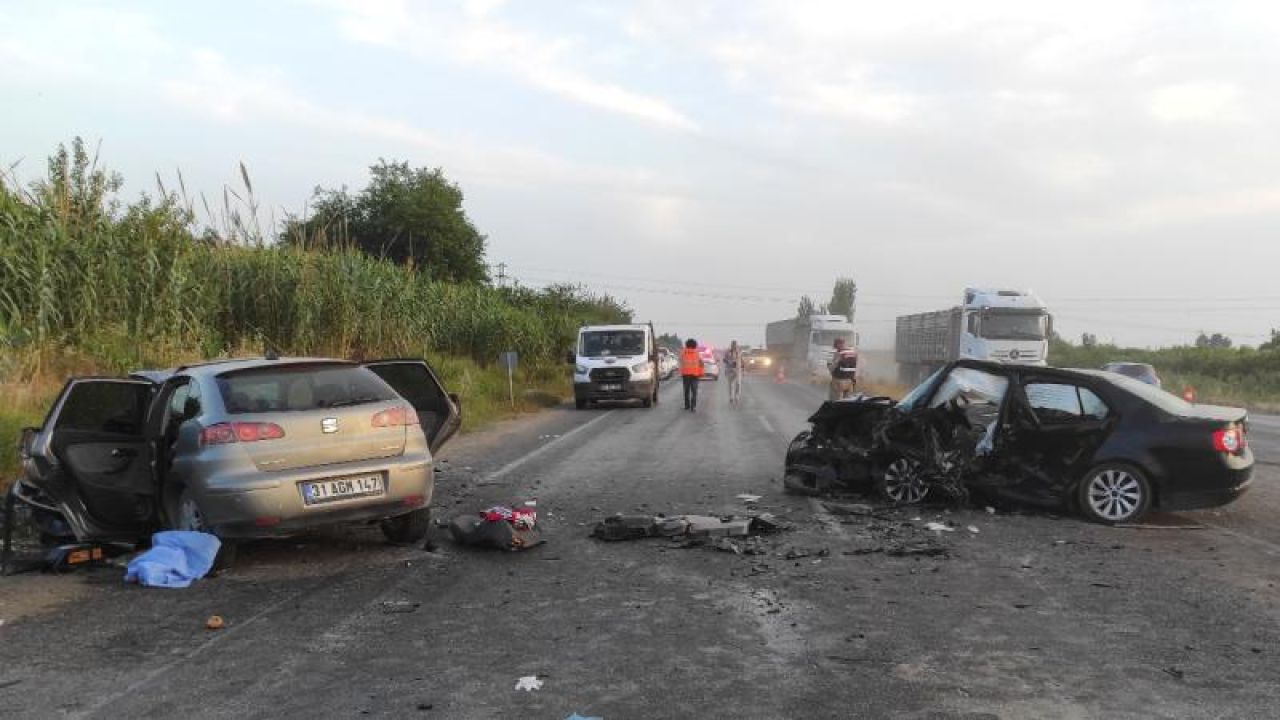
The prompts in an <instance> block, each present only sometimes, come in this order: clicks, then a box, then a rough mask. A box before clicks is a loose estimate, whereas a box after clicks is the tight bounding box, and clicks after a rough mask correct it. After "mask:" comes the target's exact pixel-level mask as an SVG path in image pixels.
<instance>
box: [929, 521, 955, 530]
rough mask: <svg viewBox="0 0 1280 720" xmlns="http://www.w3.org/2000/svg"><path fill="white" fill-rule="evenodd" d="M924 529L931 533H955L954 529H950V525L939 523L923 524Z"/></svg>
mask: <svg viewBox="0 0 1280 720" xmlns="http://www.w3.org/2000/svg"><path fill="white" fill-rule="evenodd" d="M924 529H925V530H930V531H932V532H955V531H956V529H955V528H953V527H951V526H950V525H947V524H944V523H940V522H930V523H925V526H924Z"/></svg>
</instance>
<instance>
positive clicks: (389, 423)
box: [371, 406, 418, 428]
mask: <svg viewBox="0 0 1280 720" xmlns="http://www.w3.org/2000/svg"><path fill="white" fill-rule="evenodd" d="M371 422H372V423H373V426H374V427H376V428H384V427H397V426H400V425H417V424H418V412H417V411H416V410H414V409H413V408H411V407H403V406H402V407H393V408H390V409H387V410H383V411H382V412H380V413H377V414H375V415H374V416H373V420H372V421H371Z"/></svg>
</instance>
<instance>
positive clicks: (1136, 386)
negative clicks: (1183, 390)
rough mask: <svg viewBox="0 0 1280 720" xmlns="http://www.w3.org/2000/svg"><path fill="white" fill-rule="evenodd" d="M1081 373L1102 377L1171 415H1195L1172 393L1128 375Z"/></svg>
mask: <svg viewBox="0 0 1280 720" xmlns="http://www.w3.org/2000/svg"><path fill="white" fill-rule="evenodd" d="M1079 372H1083V373H1087V374H1089V375H1093V376H1094V377H1102V378H1104V379H1105V380H1106V381H1107V382H1109V383H1111V384H1112V385H1115V386H1116V387H1118V388H1121V389H1123V390H1127V391H1128V392H1129V393H1130V394H1132V395H1137V396H1138V397H1140V398H1142V399H1143V400H1146V401H1147V402H1148V403H1150V404H1152V405H1155V406H1156V407H1158V408H1160V409H1161V410H1163V411H1165V412H1167V413H1169V414H1170V415H1181V416H1188V415H1192V414H1193V413H1194V410H1193V409H1192V407H1191V403H1189V402H1187V401H1186V400H1183V399H1182V398H1180V397H1178V396H1177V395H1174V394H1173V393H1171V392H1166V391H1164V390H1161V389H1160V388H1158V387H1156V386H1155V385H1149V384H1147V383H1144V382H1142V381H1141V380H1134V379H1133V378H1131V377H1129V376H1127V375H1121V374H1119V373H1108V372H1106V371H1103V372H1095V371H1093V370H1080V371H1079Z"/></svg>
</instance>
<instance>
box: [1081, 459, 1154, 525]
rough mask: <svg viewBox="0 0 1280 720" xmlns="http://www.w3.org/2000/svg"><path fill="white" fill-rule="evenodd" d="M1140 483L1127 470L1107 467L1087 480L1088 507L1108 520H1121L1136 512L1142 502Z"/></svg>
mask: <svg viewBox="0 0 1280 720" xmlns="http://www.w3.org/2000/svg"><path fill="white" fill-rule="evenodd" d="M1142 494H1143V489H1142V484H1141V483H1139V482H1138V479H1137V478H1136V477H1134V476H1133V474H1131V473H1129V472H1128V471H1125V470H1121V469H1118V468H1108V469H1106V470H1103V471H1102V472H1100V473H1098V474H1096V475H1094V476H1093V478H1091V479H1090V480H1089V488H1088V491H1087V493H1086V501H1087V502H1088V503H1089V509H1090V510H1092V511H1093V512H1094V514H1096V515H1097V516H1098V517H1100V518H1102V519H1103V520H1107V521H1109V522H1123V521H1125V520H1128V519H1130V518H1132V517H1133V516H1134V515H1136V514H1137V513H1138V510H1139V509H1140V508H1141V507H1142V503H1143V499H1144V498H1143V497H1142Z"/></svg>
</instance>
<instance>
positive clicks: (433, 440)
mask: <svg viewBox="0 0 1280 720" xmlns="http://www.w3.org/2000/svg"><path fill="white" fill-rule="evenodd" d="M364 366H365V367H367V368H369V369H370V370H372V371H373V372H374V373H375V374H376V375H377V376H378V377H380V378H382V379H383V380H384V381H385V382H386V383H387V384H388V385H390V386H391V387H392V389H394V390H395V391H396V392H398V393H400V396H401V397H403V398H404V399H405V400H408V401H409V404H410V405H412V406H413V409H414V410H416V411H417V412H418V421H419V422H420V423H422V432H423V433H424V434H425V435H426V436H427V446H428V447H429V448H431V454H432V455H434V454H436V452H437V451H438V450H439V449H440V448H441V447H442V446H443V445H444V444H445V443H446V442H448V440H449V438H451V437H453V434H454V433H456V432H457V431H458V427H459V426H460V425H462V412H461V410H460V409H459V408H458V397H457V396H456V395H452V394H450V393H448V392H446V391H445V389H444V385H442V384H441V383H440V378H439V377H437V376H436V373H435V371H434V370H432V369H431V366H430V365H428V364H427V362H426V361H425V360H374V361H372V362H367V363H364Z"/></svg>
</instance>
